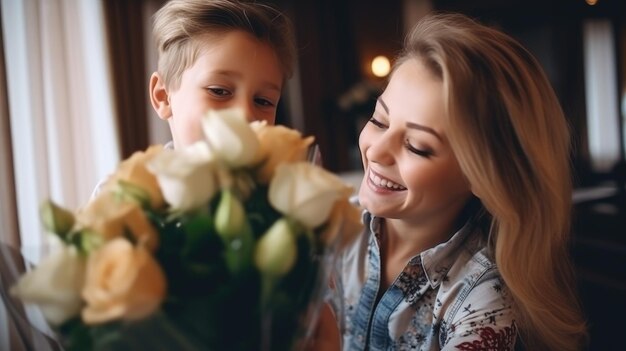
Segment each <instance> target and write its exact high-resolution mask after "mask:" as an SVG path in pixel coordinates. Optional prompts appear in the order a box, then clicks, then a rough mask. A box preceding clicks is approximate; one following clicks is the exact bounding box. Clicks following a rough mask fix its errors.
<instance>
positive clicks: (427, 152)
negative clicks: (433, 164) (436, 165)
mask: <svg viewBox="0 0 626 351" xmlns="http://www.w3.org/2000/svg"><path fill="white" fill-rule="evenodd" d="M404 147H406V149H407V150H409V151H410V152H412V153H414V154H416V155H418V156H422V157H425V158H430V157H431V156H433V155H434V153H433V151H432V150H430V149H418V148H416V147H415V146H413V145H411V143H410V142H409V140H408V139H407V140H405V141H404Z"/></svg>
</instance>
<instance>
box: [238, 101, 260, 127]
mask: <svg viewBox="0 0 626 351" xmlns="http://www.w3.org/2000/svg"><path fill="white" fill-rule="evenodd" d="M238 105H239V107H240V108H241V109H242V110H243V113H244V114H245V116H246V119H247V120H248V122H252V121H256V116H255V111H254V102H252V103H251V102H247V101H241V102H240V103H239V104H238Z"/></svg>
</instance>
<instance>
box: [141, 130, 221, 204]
mask: <svg viewBox="0 0 626 351" xmlns="http://www.w3.org/2000/svg"><path fill="white" fill-rule="evenodd" d="M148 169H149V170H150V171H151V172H152V173H154V174H155V175H156V178H157V181H158V182H159V186H160V188H161V191H162V192H163V197H164V198H165V201H166V202H167V203H168V204H170V206H171V208H172V209H174V210H177V211H186V210H190V209H194V208H198V207H200V206H202V205H204V204H206V203H207V202H208V201H209V200H210V199H211V197H213V195H214V194H215V192H216V190H217V188H218V184H217V181H216V177H217V170H216V163H215V161H214V157H213V155H212V154H211V151H210V150H209V146H208V145H207V144H206V143H205V142H204V141H199V142H196V143H194V144H192V145H190V146H188V147H185V148H182V149H176V150H164V151H163V152H162V153H160V154H158V155H157V156H155V157H154V158H153V159H152V160H151V161H150V162H149V163H148Z"/></svg>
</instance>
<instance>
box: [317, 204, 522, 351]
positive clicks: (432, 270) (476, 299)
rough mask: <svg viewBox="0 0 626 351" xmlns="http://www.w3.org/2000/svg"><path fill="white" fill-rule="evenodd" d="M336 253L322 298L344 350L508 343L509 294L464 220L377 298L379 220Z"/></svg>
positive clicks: (511, 340) (512, 330) (370, 219)
mask: <svg viewBox="0 0 626 351" xmlns="http://www.w3.org/2000/svg"><path fill="white" fill-rule="evenodd" d="M363 217H364V223H365V224H366V227H367V228H369V230H366V231H365V232H364V234H363V235H362V236H361V237H359V239H357V240H356V241H355V242H354V243H353V244H351V246H350V247H349V248H348V249H347V250H346V251H345V252H344V253H343V254H342V256H341V257H340V258H339V259H338V262H337V267H336V268H337V270H336V272H335V274H333V278H332V279H331V290H330V295H329V302H330V305H331V307H332V309H333V312H334V313H335V315H336V317H337V319H338V322H339V328H340V331H341V334H342V335H343V340H342V349H343V350H513V349H514V344H515V340H516V336H517V328H516V325H515V316H514V312H513V308H512V304H513V302H512V299H511V297H510V295H509V294H508V291H507V288H506V286H505V285H504V283H503V282H502V280H501V278H500V275H499V273H498V271H497V268H496V266H495V264H494V263H493V261H492V260H491V259H490V258H489V256H487V254H486V251H487V250H486V247H485V246H484V244H483V243H482V242H483V240H481V234H480V231H478V230H476V229H475V226H474V225H472V221H469V222H468V223H467V224H466V225H465V226H464V227H463V228H462V229H460V230H459V231H458V232H457V233H456V234H454V236H452V238H451V239H450V240H448V241H447V242H445V243H442V244H440V245H438V246H436V247H433V248H431V249H429V250H426V251H424V252H422V253H421V254H419V255H416V256H414V257H413V258H412V259H411V260H410V261H409V262H408V263H407V265H406V267H405V268H404V270H403V271H402V273H401V274H400V275H399V276H398V277H397V278H396V280H395V281H394V282H393V284H392V285H391V286H390V287H389V288H388V289H387V291H385V293H384V294H383V295H382V296H381V297H380V301H378V303H376V296H377V294H378V288H379V283H380V276H381V273H380V267H381V263H380V250H379V240H378V239H379V235H380V234H379V233H380V228H381V223H382V219H381V218H377V217H374V216H372V215H371V214H369V213H368V212H365V213H364V216H363Z"/></svg>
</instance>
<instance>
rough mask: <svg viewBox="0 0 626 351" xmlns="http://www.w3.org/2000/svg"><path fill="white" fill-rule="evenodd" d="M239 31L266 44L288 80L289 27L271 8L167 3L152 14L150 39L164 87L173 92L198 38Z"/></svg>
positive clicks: (191, 0) (212, 0) (226, 0)
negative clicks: (154, 47) (151, 35)
mask: <svg viewBox="0 0 626 351" xmlns="http://www.w3.org/2000/svg"><path fill="white" fill-rule="evenodd" d="M235 30H242V31H244V32H246V33H249V34H251V35H253V36H254V37H255V38H257V39H259V40H260V41H263V42H265V43H267V44H268V45H270V46H271V47H272V49H274V51H275V52H276V56H277V58H278V60H279V62H280V65H281V69H282V72H283V77H284V78H285V79H287V78H289V77H291V75H292V71H293V64H294V59H295V52H296V49H295V44H294V38H293V28H292V24H291V22H290V21H289V19H288V18H287V17H286V16H284V15H283V14H282V13H280V12H279V11H278V10H276V9H275V8H273V7H271V6H269V5H264V4H260V3H255V2H244V1H237V0H171V1H169V2H168V3H167V4H165V5H164V6H163V7H162V8H161V9H159V11H157V13H156V14H155V15H154V25H153V30H152V33H153V36H154V40H155V43H156V47H157V50H158V71H159V73H160V74H161V75H162V77H163V79H164V80H165V83H166V85H167V86H168V87H170V88H173V89H176V88H178V86H179V85H180V79H181V76H182V73H183V71H184V70H185V69H187V68H189V67H191V66H192V65H193V64H194V62H195V60H196V58H197V56H198V53H199V50H200V47H199V45H198V41H197V39H198V38H199V37H205V36H209V37H213V38H215V40H216V41H217V40H219V37H220V36H221V35H223V34H225V33H228V32H231V31H235Z"/></svg>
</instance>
